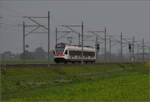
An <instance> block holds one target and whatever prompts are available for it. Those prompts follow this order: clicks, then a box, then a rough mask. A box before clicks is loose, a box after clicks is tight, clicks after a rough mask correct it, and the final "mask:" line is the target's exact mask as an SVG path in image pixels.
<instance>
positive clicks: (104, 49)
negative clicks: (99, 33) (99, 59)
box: [104, 27, 107, 62]
mask: <svg viewBox="0 0 150 102" xmlns="http://www.w3.org/2000/svg"><path fill="white" fill-rule="evenodd" d="M104 34H105V38H104V40H105V46H104V51H105V62H106V50H107V49H106V27H105V30H104Z"/></svg>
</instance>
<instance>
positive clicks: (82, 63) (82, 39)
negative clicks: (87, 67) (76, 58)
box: [81, 21, 84, 64]
mask: <svg viewBox="0 0 150 102" xmlns="http://www.w3.org/2000/svg"><path fill="white" fill-rule="evenodd" d="M83 26H84V25H83V21H82V24H81V28H82V31H81V34H82V64H83Z"/></svg>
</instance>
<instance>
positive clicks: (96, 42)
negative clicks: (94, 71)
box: [95, 35, 98, 59]
mask: <svg viewBox="0 0 150 102" xmlns="http://www.w3.org/2000/svg"><path fill="white" fill-rule="evenodd" d="M97 40H98V37H97V35H96V41H95V49H96V59H97V58H98V49H97V44H98V41H97Z"/></svg>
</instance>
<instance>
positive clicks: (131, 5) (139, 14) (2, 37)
mask: <svg viewBox="0 0 150 102" xmlns="http://www.w3.org/2000/svg"><path fill="white" fill-rule="evenodd" d="M148 6H149V4H148V1H86V2H84V1H82V2H81V1H76V2H75V1H70V2H69V1H32V2H31V1H26V2H25V1H24V2H23V1H22V2H19V1H13V2H11V1H0V16H2V17H3V18H2V19H0V23H2V24H1V25H0V53H2V52H4V51H8V50H9V51H12V52H15V53H20V52H22V27H19V29H18V26H17V25H18V24H21V23H22V21H23V19H22V16H47V11H48V10H49V11H50V12H51V16H52V19H51V21H52V22H51V49H52V47H53V46H54V44H55V35H54V34H55V33H54V30H55V26H57V25H59V24H81V20H83V21H84V23H85V27H86V29H85V30H87V29H88V30H92V28H93V29H94V30H99V29H103V27H102V26H106V27H107V29H108V33H109V34H111V35H119V34H120V32H123V33H124V34H125V35H124V36H125V37H132V36H133V35H135V37H136V39H137V40H142V38H144V39H145V40H146V41H147V42H148V41H149V38H150V35H149V7H148ZM77 30H79V29H77ZM27 43H28V44H29V45H30V48H29V50H31V51H33V50H34V49H35V48H36V47H38V46H42V47H44V49H45V50H47V35H46V34H44V36H43V35H35V34H34V35H31V36H30V37H28V38H27ZM86 43H88V42H86Z"/></svg>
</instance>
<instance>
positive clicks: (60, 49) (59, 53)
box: [53, 43, 66, 63]
mask: <svg viewBox="0 0 150 102" xmlns="http://www.w3.org/2000/svg"><path fill="white" fill-rule="evenodd" d="M65 46H66V45H65V44H64V43H59V44H57V45H56V46H55V47H54V51H53V53H54V61H55V62H56V63H61V62H65V55H64V51H65Z"/></svg>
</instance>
